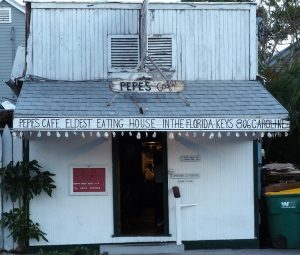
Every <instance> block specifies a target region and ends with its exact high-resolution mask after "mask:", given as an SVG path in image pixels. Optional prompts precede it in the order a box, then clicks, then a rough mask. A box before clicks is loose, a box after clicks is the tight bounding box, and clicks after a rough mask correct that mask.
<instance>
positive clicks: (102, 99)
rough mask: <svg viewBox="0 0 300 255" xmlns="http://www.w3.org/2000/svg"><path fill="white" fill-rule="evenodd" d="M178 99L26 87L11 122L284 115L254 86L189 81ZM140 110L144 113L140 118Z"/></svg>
mask: <svg viewBox="0 0 300 255" xmlns="http://www.w3.org/2000/svg"><path fill="white" fill-rule="evenodd" d="M181 94H182V96H183V97H184V98H185V99H186V100H187V101H188V102H189V103H190V106H187V105H186V104H185V102H184V100H182V98H181V97H180V96H179V95H178V94H177V93H160V94H158V93H135V94H134V93H130V94H128V93H127V94H125V93H119V94H118V96H117V97H116V98H115V99H114V100H113V102H112V103H111V104H110V105H108V103H109V102H110V101H111V100H112V98H113V97H114V95H115V93H114V92H112V91H111V90H110V88H109V82H107V81H106V82H94V81H88V82H54V81H38V82H37V81H33V82H24V84H23V88H22V91H21V94H20V97H19V99H18V102H17V105H16V110H15V113H14V116H15V117H86V116H90V117H101V116H106V117H143V116H145V117H149V116H153V117H243V118H245V117H255V118H260V117H262V118H263V117H272V118H286V117H287V116H288V112H287V111H286V110H285V109H284V108H283V107H282V106H281V105H280V104H279V103H278V102H277V100H276V99H275V98H274V97H273V96H272V95H271V94H270V93H269V92H268V91H267V90H266V89H265V88H264V87H263V86H262V85H261V83H260V82H258V81H190V82H186V87H185V90H184V91H183V92H182V93H181ZM139 107H142V109H143V114H141V113H140V110H139Z"/></svg>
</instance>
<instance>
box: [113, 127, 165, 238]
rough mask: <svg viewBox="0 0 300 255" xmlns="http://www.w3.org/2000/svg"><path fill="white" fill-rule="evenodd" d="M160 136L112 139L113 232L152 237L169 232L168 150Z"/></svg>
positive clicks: (160, 134) (162, 137)
mask: <svg viewBox="0 0 300 255" xmlns="http://www.w3.org/2000/svg"><path fill="white" fill-rule="evenodd" d="M165 140H166V139H165V135H164V134H163V133H159V134H157V136H156V137H155V138H153V137H150V136H148V137H142V138H141V139H137V138H136V134H135V133H133V134H132V136H129V135H124V136H118V137H117V139H115V140H114V146H113V147H114V148H115V150H114V152H113V153H114V156H113V158H114V159H113V162H114V163H115V164H114V187H115V189H114V190H115V192H114V207H115V233H116V234H117V235H122V236H137V235H139V236H143V235H144V236H155V235H165V234H166V233H167V232H168V211H167V210H168V202H167V197H168V194H167V164H166V161H167V160H166V155H167V148H166V142H165Z"/></svg>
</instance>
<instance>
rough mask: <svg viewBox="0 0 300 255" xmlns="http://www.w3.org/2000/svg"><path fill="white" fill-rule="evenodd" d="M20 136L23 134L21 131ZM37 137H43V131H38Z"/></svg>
mask: <svg viewBox="0 0 300 255" xmlns="http://www.w3.org/2000/svg"><path fill="white" fill-rule="evenodd" d="M20 136H21V133H20ZM36 136H37V137H41V136H42V133H41V131H39V132H38V133H37V135H36Z"/></svg>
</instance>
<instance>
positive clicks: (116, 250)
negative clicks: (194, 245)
mask: <svg viewBox="0 0 300 255" xmlns="http://www.w3.org/2000/svg"><path fill="white" fill-rule="evenodd" d="M183 251H184V245H183V244H181V245H176V243H166V242H159V243H156V242H155V243H140V244H139V243H135V244H101V245H100V253H101V254H102V253H105V252H107V253H108V254H109V255H129V254H130V255H133V254H163V253H172V254H173V253H182V252H183Z"/></svg>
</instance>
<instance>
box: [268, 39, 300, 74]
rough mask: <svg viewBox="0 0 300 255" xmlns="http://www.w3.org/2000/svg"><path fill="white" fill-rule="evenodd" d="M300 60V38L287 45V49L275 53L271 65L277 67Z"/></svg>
mask: <svg viewBox="0 0 300 255" xmlns="http://www.w3.org/2000/svg"><path fill="white" fill-rule="evenodd" d="M299 61H300V40H299V41H297V42H295V43H293V44H291V45H290V46H288V47H286V48H285V49H283V50H281V51H279V52H278V53H277V54H276V55H274V56H273V57H272V58H271V60H270V62H269V66H273V67H274V66H277V65H278V67H277V69H279V68H280V66H289V65H293V64H295V62H299ZM281 68H282V67H281Z"/></svg>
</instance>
